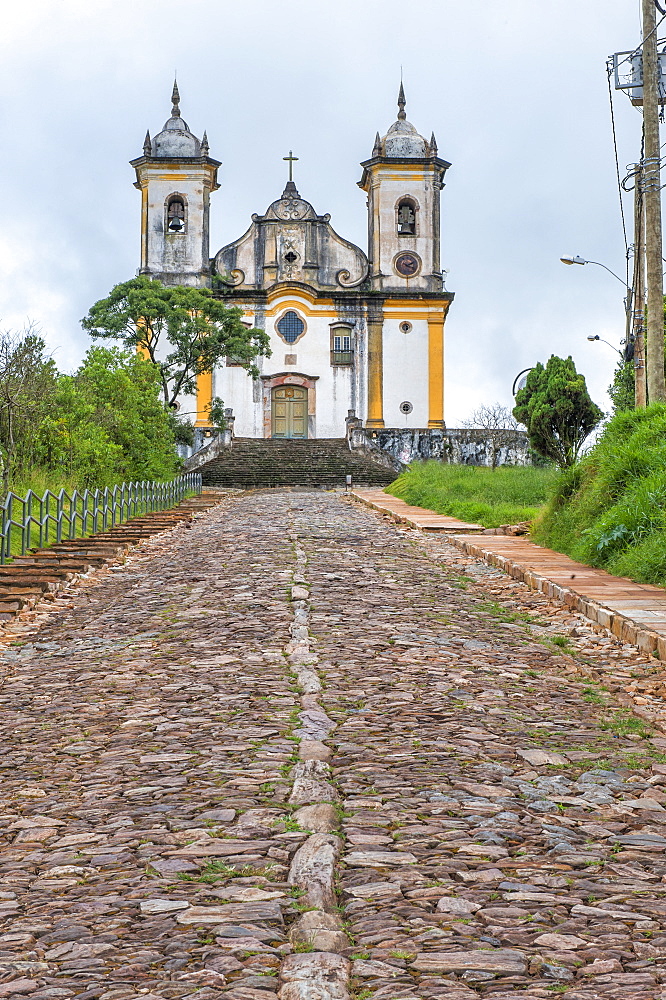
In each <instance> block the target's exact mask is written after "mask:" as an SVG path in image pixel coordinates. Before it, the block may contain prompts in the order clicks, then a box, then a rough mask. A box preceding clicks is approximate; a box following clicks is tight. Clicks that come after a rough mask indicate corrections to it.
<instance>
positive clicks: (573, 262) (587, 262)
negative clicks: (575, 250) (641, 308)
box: [560, 257, 631, 299]
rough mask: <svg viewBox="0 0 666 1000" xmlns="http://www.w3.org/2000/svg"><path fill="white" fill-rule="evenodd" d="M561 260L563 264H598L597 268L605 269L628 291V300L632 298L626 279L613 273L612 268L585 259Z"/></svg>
mask: <svg viewBox="0 0 666 1000" xmlns="http://www.w3.org/2000/svg"><path fill="white" fill-rule="evenodd" d="M560 260H561V261H562V263H563V264H596V265H597V267H603V269H604V271H608V273H609V274H612V275H613V277H614V278H617V280H618V281H620V282H621V283H622V284H623V285H624V287H625V288H626V290H627V298H629V299H630V298H631V289H630V288H629V286H628V284H627V283H626V281H625V280H624V278H621V277H620V275H619V274H616V273H615V271H611V269H610V267H606V265H605V264H601V263H600V262H599V261H598V260H585V258H584V257H560Z"/></svg>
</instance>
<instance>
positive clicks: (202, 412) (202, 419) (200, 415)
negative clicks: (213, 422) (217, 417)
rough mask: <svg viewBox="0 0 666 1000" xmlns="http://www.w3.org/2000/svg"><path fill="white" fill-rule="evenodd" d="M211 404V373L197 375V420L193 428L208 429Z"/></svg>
mask: <svg viewBox="0 0 666 1000" xmlns="http://www.w3.org/2000/svg"><path fill="white" fill-rule="evenodd" d="M212 402H213V373H212V372H202V373H201V375H197V419H196V421H195V423H194V426H195V427H210V407H211V404H212Z"/></svg>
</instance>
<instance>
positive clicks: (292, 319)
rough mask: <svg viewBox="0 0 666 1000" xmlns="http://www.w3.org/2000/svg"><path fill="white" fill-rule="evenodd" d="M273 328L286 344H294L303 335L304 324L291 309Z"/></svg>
mask: <svg viewBox="0 0 666 1000" xmlns="http://www.w3.org/2000/svg"><path fill="white" fill-rule="evenodd" d="M275 328H276V330H277V332H278V333H279V334H280V336H281V337H282V339H283V340H284V342H285V343H286V344H295V343H296V341H297V340H299V338H300V337H302V336H303V334H304V333H305V323H304V322H303V320H302V319H301V317H300V316H299V315H298V313H297V312H294V310H293V309H289V310H288V311H287V312H286V313H285V314H284V316H282V317H281V318H280V319H279V320H278V322H277V323H276V324H275Z"/></svg>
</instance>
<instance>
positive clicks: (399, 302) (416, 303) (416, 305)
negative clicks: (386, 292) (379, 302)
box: [383, 299, 451, 315]
mask: <svg viewBox="0 0 666 1000" xmlns="http://www.w3.org/2000/svg"><path fill="white" fill-rule="evenodd" d="M450 305H451V300H450V299H427V300H425V301H424V300H423V299H385V300H384V303H383V309H384V312H386V310H387V309H420V310H423V311H425V312H429V313H430V312H432V311H433V309H441V310H442V313H443V315H446V313H447V312H448V310H449V306H450Z"/></svg>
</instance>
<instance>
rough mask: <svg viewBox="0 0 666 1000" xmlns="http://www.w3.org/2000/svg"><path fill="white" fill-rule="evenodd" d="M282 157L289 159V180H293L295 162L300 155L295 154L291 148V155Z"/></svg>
mask: <svg viewBox="0 0 666 1000" xmlns="http://www.w3.org/2000/svg"><path fill="white" fill-rule="evenodd" d="M282 159H283V160H288V161H289V180H290V181H293V179H294V177H293V173H294V163H295V162H296V161H297V160H298V157H297V156H294V154H293V152H292V151H291V150H289V156H283V157H282Z"/></svg>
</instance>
